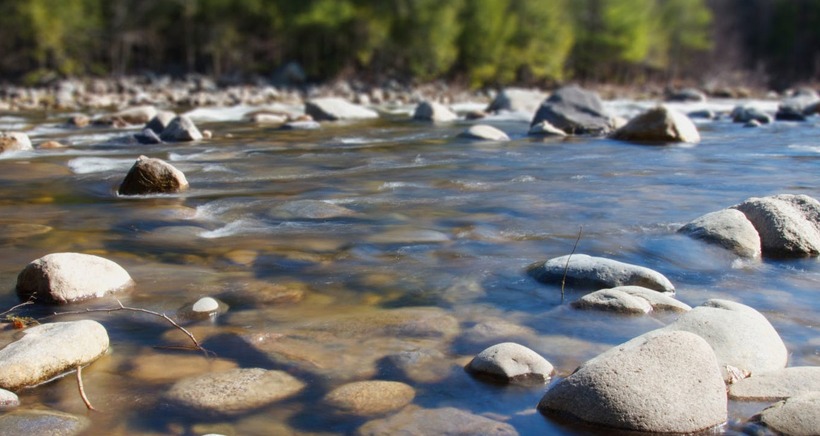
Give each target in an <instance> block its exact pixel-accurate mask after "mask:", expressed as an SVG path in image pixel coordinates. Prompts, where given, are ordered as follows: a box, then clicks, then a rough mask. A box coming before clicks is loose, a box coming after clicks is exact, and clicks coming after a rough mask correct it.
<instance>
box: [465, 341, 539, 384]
mask: <svg viewBox="0 0 820 436" xmlns="http://www.w3.org/2000/svg"><path fill="white" fill-rule="evenodd" d="M466 369H467V371H468V372H470V373H471V374H474V375H476V376H479V377H487V378H490V379H494V380H499V381H503V382H507V383H520V384H543V383H546V382H547V380H549V379H550V376H552V373H553V372H554V368H553V366H552V364H551V363H549V362H548V361H547V359H544V358H543V357H541V355H539V354H538V353H536V352H535V351H532V350H531V349H529V348H527V347H525V346H523V345H520V344H516V343H514V342H503V343H500V344H496V345H493V346H491V347H489V348H487V349H485V350H484V351H482V352H480V353H478V354H477V355H476V356H475V357H474V358H473V360H471V361H470V363H469V364H467V367H466Z"/></svg>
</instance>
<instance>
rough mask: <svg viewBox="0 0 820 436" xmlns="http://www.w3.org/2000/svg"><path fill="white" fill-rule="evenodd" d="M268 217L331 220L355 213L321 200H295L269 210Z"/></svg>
mask: <svg viewBox="0 0 820 436" xmlns="http://www.w3.org/2000/svg"><path fill="white" fill-rule="evenodd" d="M269 214H270V216H272V217H274V218H279V219H314V220H315V219H331V218H343V217H349V216H352V215H355V214H356V212H355V211H353V210H350V209H348V208H346V207H343V206H339V205H336V204H333V203H330V202H327V201H322V200H295V201H288V202H285V203H282V204H280V205H278V206H276V207H274V208H272V209H271V210H270V213H269Z"/></svg>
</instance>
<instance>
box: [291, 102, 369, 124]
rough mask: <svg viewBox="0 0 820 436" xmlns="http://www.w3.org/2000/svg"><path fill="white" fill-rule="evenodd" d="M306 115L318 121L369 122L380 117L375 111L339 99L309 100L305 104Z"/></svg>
mask: <svg viewBox="0 0 820 436" xmlns="http://www.w3.org/2000/svg"><path fill="white" fill-rule="evenodd" d="M305 113H306V114H308V115H310V116H311V117H313V119H314V120H316V121H339V120H367V119H374V118H378V117H379V114H378V113H377V112H376V111H374V110H371V109H368V108H366V107H364V106H360V105H357V104H353V103H351V102H349V101H347V100H345V99H342V98H337V97H326V98H315V99H313V100H309V101H307V102H305Z"/></svg>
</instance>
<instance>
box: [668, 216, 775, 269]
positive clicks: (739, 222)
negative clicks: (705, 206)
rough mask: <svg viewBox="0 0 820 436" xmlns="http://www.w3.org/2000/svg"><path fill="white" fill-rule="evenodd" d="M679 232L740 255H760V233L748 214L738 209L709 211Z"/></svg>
mask: <svg viewBox="0 0 820 436" xmlns="http://www.w3.org/2000/svg"><path fill="white" fill-rule="evenodd" d="M678 232H680V233H683V234H685V235H688V236H690V237H692V238H695V239H700V240H703V241H706V242H709V243H713V244H717V245H720V246H722V247H723V248H726V249H727V250H730V251H732V252H734V253H735V254H737V255H738V256H742V257H748V258H758V257H760V252H761V251H760V235H758V234H757V230H756V229H755V227H754V225H753V224H752V222H751V221H749V220H748V219H747V218H746V215H744V214H743V212H740V211H739V210H736V209H723V210H720V211H717V212H712V213H708V214H706V215H703V216H701V217H699V218H696V219H695V220H694V221H692V222H690V223H688V224H686V225H685V226H683V227H681V228H680V229H679V230H678Z"/></svg>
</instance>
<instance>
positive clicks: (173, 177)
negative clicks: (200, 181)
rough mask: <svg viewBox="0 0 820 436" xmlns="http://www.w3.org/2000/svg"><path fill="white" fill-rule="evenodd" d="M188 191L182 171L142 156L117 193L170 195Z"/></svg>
mask: <svg viewBox="0 0 820 436" xmlns="http://www.w3.org/2000/svg"><path fill="white" fill-rule="evenodd" d="M186 189H188V180H187V179H186V178H185V174H183V173H182V171H180V170H178V169H176V168H174V166H173V165H171V164H169V163H167V162H165V161H164V160H162V159H155V158H149V157H146V156H140V157H139V159H137V161H136V162H135V163H134V166H132V167H131V169H130V170H128V174H126V175H125V179H124V180H123V181H122V183H121V184H120V187H119V189H118V190H117V193H119V194H120V195H146V194H168V193H174V192H180V191H184V190H186Z"/></svg>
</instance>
